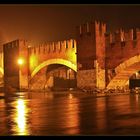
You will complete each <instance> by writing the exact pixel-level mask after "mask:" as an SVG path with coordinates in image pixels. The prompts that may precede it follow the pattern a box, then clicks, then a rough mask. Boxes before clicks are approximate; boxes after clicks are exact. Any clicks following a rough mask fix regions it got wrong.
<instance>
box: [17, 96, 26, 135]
mask: <svg viewBox="0 0 140 140" xmlns="http://www.w3.org/2000/svg"><path fill="white" fill-rule="evenodd" d="M26 114H27V107H26V104H25V101H24V100H23V99H18V100H17V104H16V117H15V122H16V124H17V125H16V128H15V129H16V133H17V135H27V134H28V130H27V118H26Z"/></svg>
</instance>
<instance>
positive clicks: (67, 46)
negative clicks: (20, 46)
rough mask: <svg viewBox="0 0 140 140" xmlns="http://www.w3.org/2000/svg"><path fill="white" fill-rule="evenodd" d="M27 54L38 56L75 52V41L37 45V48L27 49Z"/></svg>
mask: <svg viewBox="0 0 140 140" xmlns="http://www.w3.org/2000/svg"><path fill="white" fill-rule="evenodd" d="M28 49H29V53H30V55H31V54H37V55H38V54H40V53H45V54H49V53H54V52H55V53H61V52H66V51H68V50H71V51H72V50H76V40H74V39H70V40H64V41H57V42H48V43H43V44H39V45H38V46H33V47H30V48H28Z"/></svg>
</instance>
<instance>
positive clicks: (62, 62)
mask: <svg viewBox="0 0 140 140" xmlns="http://www.w3.org/2000/svg"><path fill="white" fill-rule="evenodd" d="M51 64H60V65H64V66H67V67H69V68H70V69H72V70H74V71H75V72H77V65H76V64H73V63H72V62H70V61H68V60H64V59H50V60H47V61H44V62H43V63H41V64H40V65H38V66H37V67H36V68H35V69H34V70H33V72H32V73H31V78H33V77H34V76H35V75H36V74H37V73H38V72H39V71H40V70H41V69H43V68H44V67H46V66H48V65H51Z"/></svg>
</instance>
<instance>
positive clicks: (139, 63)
mask: <svg viewBox="0 0 140 140" xmlns="http://www.w3.org/2000/svg"><path fill="white" fill-rule="evenodd" d="M139 70H140V55H136V56H134V57H131V58H129V59H128V60H126V61H124V62H123V63H121V64H120V65H119V66H117V67H116V68H115V73H116V75H115V76H114V77H113V79H112V80H111V81H110V82H109V84H108V85H107V88H108V89H114V88H117V87H121V88H123V87H125V86H128V83H129V78H130V77H131V76H132V74H134V73H135V72H137V71H139Z"/></svg>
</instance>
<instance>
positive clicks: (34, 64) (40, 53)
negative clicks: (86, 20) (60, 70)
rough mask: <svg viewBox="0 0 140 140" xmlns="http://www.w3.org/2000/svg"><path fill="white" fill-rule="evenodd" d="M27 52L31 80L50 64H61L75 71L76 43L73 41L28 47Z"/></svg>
mask: <svg viewBox="0 0 140 140" xmlns="http://www.w3.org/2000/svg"><path fill="white" fill-rule="evenodd" d="M28 52H29V72H30V77H31V79H32V78H33V77H34V76H35V75H36V74H37V73H38V72H39V71H40V70H41V69H43V68H45V67H46V66H48V65H51V64H61V65H64V66H66V67H69V68H71V69H72V70H74V71H75V72H76V71H77V61H76V59H77V56H76V41H75V40H74V39H70V40H64V41H58V42H50V43H44V44H41V45H39V46H35V47H29V48H28Z"/></svg>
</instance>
